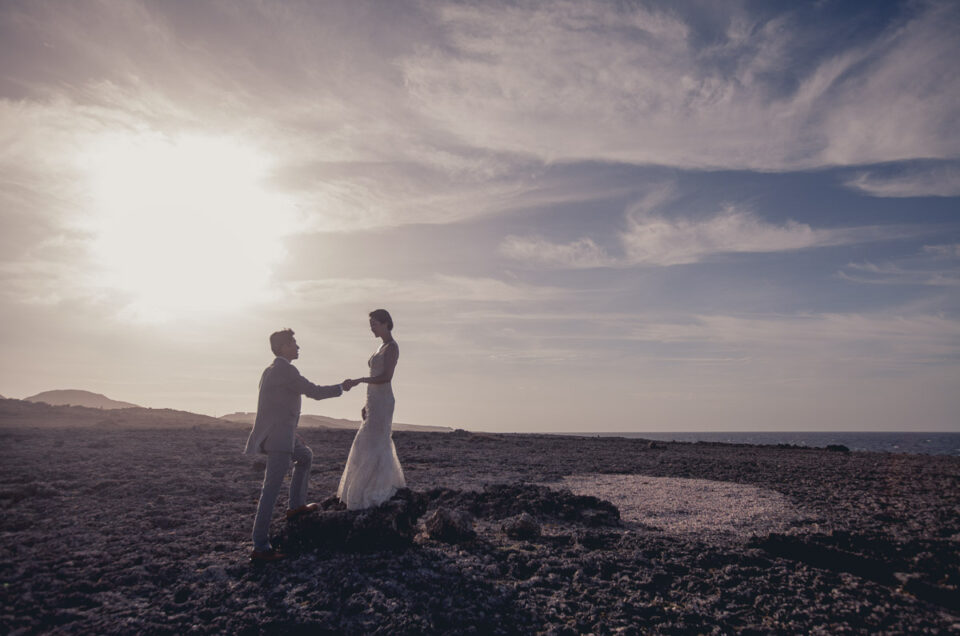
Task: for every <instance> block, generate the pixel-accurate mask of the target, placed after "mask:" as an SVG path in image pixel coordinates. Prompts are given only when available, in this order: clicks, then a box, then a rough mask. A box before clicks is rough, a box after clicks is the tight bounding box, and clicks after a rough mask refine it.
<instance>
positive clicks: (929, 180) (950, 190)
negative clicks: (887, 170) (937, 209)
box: [845, 164, 960, 197]
mask: <svg viewBox="0 0 960 636" xmlns="http://www.w3.org/2000/svg"><path fill="white" fill-rule="evenodd" d="M845 185H846V186H847V187H848V188H851V189H853V190H857V191H860V192H863V193H864V194H868V195H870V196H873V197H956V196H960V165H956V164H949V165H945V166H937V167H933V168H927V169H914V170H908V171H905V172H903V173H902V174H894V175H889V174H884V173H881V172H871V171H863V172H859V173H857V174H856V175H854V176H853V177H851V178H850V179H848V180H847V181H846V183H845Z"/></svg>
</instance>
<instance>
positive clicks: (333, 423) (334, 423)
mask: <svg viewBox="0 0 960 636" xmlns="http://www.w3.org/2000/svg"><path fill="white" fill-rule="evenodd" d="M220 419H222V420H228V421H230V422H237V423H239V424H248V425H253V422H254V420H256V419H257V414H256V413H231V414H230V415H224V416H223V417H221V418H220ZM300 426H304V427H311V428H334V429H349V430H354V431H355V430H357V429H358V428H359V427H360V422H357V421H354V420H342V419H337V418H335V417H327V416H325V415H301V416H300ZM393 430H395V431H420V432H423V433H449V432H451V431H452V430H453V429H452V428H449V427H447V426H424V425H420V424H398V423H394V424H393Z"/></svg>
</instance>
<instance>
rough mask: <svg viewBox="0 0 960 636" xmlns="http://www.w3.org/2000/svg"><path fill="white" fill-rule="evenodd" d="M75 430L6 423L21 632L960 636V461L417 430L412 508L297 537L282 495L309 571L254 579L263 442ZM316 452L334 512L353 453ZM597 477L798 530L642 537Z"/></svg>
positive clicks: (642, 529)
mask: <svg viewBox="0 0 960 636" xmlns="http://www.w3.org/2000/svg"><path fill="white" fill-rule="evenodd" d="M65 417H66V416H64V417H61V418H59V419H56V420H55V421H56V422H57V423H58V424H59V425H58V426H55V427H50V426H38V425H37V423H36V422H35V421H32V422H27V421H26V420H23V419H22V418H21V419H18V418H17V417H6V418H0V532H2V537H3V541H2V544H0V584H2V591H0V633H42V632H66V633H98V634H100V633H102V634H111V633H141V632H146V633H165V632H170V633H192V632H197V633H207V632H217V633H251V634H252V633H261V632H279V631H282V632H284V633H298V632H305V633H321V634H322V633H346V634H361V633H362V634H367V633H384V634H387V633H390V634H393V633H479V634H486V633H503V634H512V633H522V634H529V633H538V632H541V633H555V634H575V633H588V632H593V633H597V634H607V633H625V634H630V633H645V632H661V633H690V632H696V633H730V632H741V633H783V632H788V633H837V632H871V633H873V632H890V633H904V632H918V633H923V632H931V633H937V632H940V633H952V632H960V596H958V585H960V458H953V457H946V456H915V455H892V454H872V453H844V452H835V451H826V450H816V449H801V448H791V447H750V446H736V445H722V444H679V443H655V444H652V443H649V442H646V441H643V440H627V439H615V438H586V439H584V438H569V437H551V436H532V435H489V434H470V433H465V432H455V433H449V434H442V433H406V432H404V433H396V434H395V435H394V438H395V440H396V445H397V451H398V454H399V456H400V458H401V461H402V463H403V465H404V468H405V470H406V475H407V479H408V485H409V487H410V489H409V490H408V491H404V492H401V493H400V494H399V496H398V497H397V498H395V499H394V500H393V501H391V502H389V503H388V504H386V505H385V506H383V507H382V508H381V509H378V510H375V511H369V512H365V513H354V512H347V511H343V510H339V509H338V507H337V506H336V505H335V502H334V501H333V500H327V501H326V502H325V505H324V510H323V511H322V512H320V513H317V514H315V515H312V516H310V517H308V518H304V519H302V520H300V521H298V522H295V523H291V524H286V523H284V522H282V521H281V518H280V515H281V513H282V509H283V508H284V507H285V506H284V504H285V502H284V501H283V496H282V497H281V502H280V505H278V510H277V516H276V518H275V521H274V531H275V541H276V542H277V543H278V544H279V545H282V546H283V547H284V548H285V549H287V550H290V551H291V552H292V553H293V554H294V557H293V558H291V559H290V560H288V561H285V562H278V563H272V564H268V565H260V566H255V565H251V564H250V563H249V562H248V560H247V556H248V553H249V549H250V545H249V531H250V526H251V524H252V520H253V514H254V510H255V506H256V501H257V496H258V494H259V487H260V482H261V480H262V477H263V469H262V464H260V463H257V462H256V461H255V460H252V459H251V458H248V457H244V456H243V455H241V454H240V450H241V448H242V446H243V442H244V440H245V437H246V431H245V430H243V429H238V428H229V427H222V426H213V425H211V424H210V423H209V422H208V421H207V420H200V419H198V420H197V422H196V423H195V424H193V425H190V422H189V418H185V416H183V415H182V414H178V415H177V419H176V426H173V425H171V426H169V427H164V426H160V425H158V424H157V422H154V421H151V422H150V426H149V427H142V426H138V425H137V424H136V423H135V422H123V421H111V422H110V424H109V425H105V424H103V423H102V422H101V423H97V422H93V423H89V424H86V425H84V426H72V427H69V428H65V427H63V426H62V423H63V421H64V418H65ZM66 419H69V418H66ZM157 419H158V421H159V423H160V424H162V423H163V418H162V417H161V416H160V415H158V416H157ZM25 422H26V423H25ZM303 436H304V437H305V439H306V441H307V443H308V444H309V445H310V446H311V447H312V448H313V450H314V454H315V459H314V468H313V474H312V480H311V493H313V495H314V498H315V499H317V500H324V499H325V498H327V497H328V496H329V495H330V494H332V493H333V492H334V490H335V488H336V484H337V481H338V479H339V476H340V471H341V470H342V468H343V464H344V461H345V459H346V455H347V451H348V449H349V446H350V442H351V438H352V434H351V433H350V432H349V431H322V430H306V431H304V432H303ZM597 473H603V474H605V475H607V476H610V477H614V476H616V478H617V479H624V478H625V477H623V476H630V475H633V476H640V477H637V479H639V480H641V482H642V483H643V484H645V487H647V488H653V487H656V484H657V483H660V482H657V481H656V480H652V478H658V477H666V478H680V479H688V478H689V479H696V480H710V481H711V482H727V484H728V485H727V486H723V485H718V488H722V489H726V490H723V492H727V493H729V492H730V491H729V487H733V486H732V485H735V484H740V485H742V486H743V487H745V488H748V489H749V492H751V493H754V494H756V493H759V495H757V496H761V498H762V497H763V496H766V495H764V493H767V494H768V495H769V497H768V499H764V500H763V501H768V500H769V501H779V500H780V499H782V500H783V502H785V503H784V505H785V506H788V507H789V508H790V511H791V516H790V518H789V521H788V522H786V525H784V526H782V527H777V528H776V531H774V532H768V531H766V530H763V531H761V530H755V531H756V532H759V534H753V535H747V534H744V533H742V532H741V533H739V534H738V533H735V532H733V533H730V534H724V533H722V532H719V533H718V532H709V533H698V532H690V531H681V530H678V529H677V527H678V526H677V525H676V524H674V523H672V522H673V521H675V516H676V515H674V517H673V518H672V520H671V523H663V524H661V525H657V524H654V523H642V522H638V521H637V518H636V517H631V516H629V515H627V514H625V515H621V514H620V510H619V509H618V508H617V507H616V506H614V505H613V504H611V503H609V502H608V501H604V500H603V499H601V498H596V497H591V496H589V494H587V493H584V492H582V490H580V489H577V493H578V494H574V492H571V491H570V490H566V489H564V485H563V483H562V482H561V481H560V480H561V479H562V478H563V477H565V476H571V475H580V476H583V475H596V474H597ZM601 477H602V476H601ZM578 483H579V484H580V485H581V486H582V484H583V483H591V482H584V481H583V480H582V478H581V481H580V482H578ZM596 483H603V482H602V479H601V481H598V482H596ZM618 483H619V482H618ZM663 483H670V484H673V485H674V486H675V485H676V484H678V483H679V484H683V483H688V482H685V481H678V480H677V479H674V480H673V481H670V482H663ZM689 483H691V484H694V483H695V482H692V481H691V482H689ZM538 484H542V485H538ZM696 484H700V482H696ZM671 487H673V486H671ZM696 487H697V488H700V490H701V491H702V492H703V493H705V494H704V495H703V496H704V497H706V496H708V495H709V493H710V492H712V491H711V490H710V489H709V488H706V489H704V488H703V487H702V485H697V486H696ZM665 492H683V491H676V490H674V491H665ZM717 492H720V491H719V490H718V491H717ZM734 492H736V491H734ZM743 492H748V490H743ZM671 496H674V495H671ZM725 496H726V495H725ZM751 496H753V495H751ZM624 501H626V500H624ZM736 505H737V502H736V497H731V506H736ZM764 505H766V504H764ZM777 505H779V504H777ZM624 506H626V505H625V504H624ZM677 509H678V510H681V512H682V507H678V508H677ZM771 509H772V508H771ZM625 510H626V507H625ZM696 512H697V511H696V510H693V511H691V514H693V513H696ZM677 514H681V513H677ZM621 517H622V518H621ZM784 519H786V517H784ZM681 526H682V524H681ZM757 527H760V526H757ZM687 529H688V530H689V528H687ZM767 530H769V528H767Z"/></svg>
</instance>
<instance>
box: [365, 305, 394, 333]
mask: <svg viewBox="0 0 960 636" xmlns="http://www.w3.org/2000/svg"><path fill="white" fill-rule="evenodd" d="M370 317H371V318H373V319H374V320H376V321H377V322H384V323H386V324H387V329H389V330H390V331H393V318H391V317H390V312H389V311H387V310H386V309H374V310H373V311H371V312H370Z"/></svg>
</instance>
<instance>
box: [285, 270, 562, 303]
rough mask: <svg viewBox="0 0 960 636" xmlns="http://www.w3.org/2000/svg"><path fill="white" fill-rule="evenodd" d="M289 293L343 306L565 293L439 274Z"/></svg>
mask: <svg viewBox="0 0 960 636" xmlns="http://www.w3.org/2000/svg"><path fill="white" fill-rule="evenodd" d="M285 287H286V289H287V293H288V295H289V296H291V297H292V298H293V299H294V301H295V302H300V303H305V304H322V305H325V306H326V305H340V304H354V303H367V304H369V303H370V302H374V301H376V302H379V303H381V304H386V303H404V304H411V303H412V304H416V303H435V302H471V303H523V302H537V301H543V300H546V299H550V298H555V297H557V296H559V295H562V294H563V293H564V292H563V290H561V289H557V288H552V287H545V286H536V285H528V284H523V283H510V282H505V281H502V280H498V279H495V278H489V277H466V276H449V275H443V274H436V275H434V276H432V277H430V278H426V279H420V280H414V281H393V280H388V279H382V278H364V279H350V278H328V279H319V280H310V281H297V282H292V283H288V284H287V285H286V286H285Z"/></svg>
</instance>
